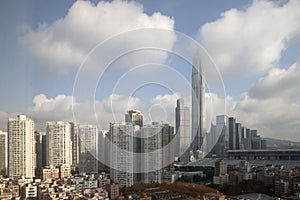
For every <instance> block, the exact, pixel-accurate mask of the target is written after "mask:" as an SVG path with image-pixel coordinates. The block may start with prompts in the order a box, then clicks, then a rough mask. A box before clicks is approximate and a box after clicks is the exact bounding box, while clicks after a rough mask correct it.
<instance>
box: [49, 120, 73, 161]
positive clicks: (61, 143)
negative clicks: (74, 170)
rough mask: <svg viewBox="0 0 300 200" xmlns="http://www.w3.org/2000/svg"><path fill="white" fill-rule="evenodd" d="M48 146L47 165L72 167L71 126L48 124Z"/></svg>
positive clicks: (55, 123) (63, 123)
mask: <svg viewBox="0 0 300 200" xmlns="http://www.w3.org/2000/svg"><path fill="white" fill-rule="evenodd" d="M46 146H47V147H46V149H47V151H46V152H47V156H46V157H47V165H53V166H60V165H62V164H67V165H72V141H71V124H70V123H67V122H62V121H52V122H47V133H46Z"/></svg>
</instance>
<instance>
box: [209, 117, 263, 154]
mask: <svg viewBox="0 0 300 200" xmlns="http://www.w3.org/2000/svg"><path fill="white" fill-rule="evenodd" d="M205 148H206V150H205V151H206V152H207V153H208V156H207V157H218V158H224V157H226V156H227V152H228V150H246V151H248V150H264V149H266V148H267V142H266V140H264V139H262V138H261V137H260V135H258V131H257V130H255V129H250V128H247V127H245V126H243V125H242V124H241V123H238V122H237V120H236V118H234V117H228V116H227V115H218V116H217V117H216V124H211V129H210V131H209V132H208V133H207V135H206V146H205Z"/></svg>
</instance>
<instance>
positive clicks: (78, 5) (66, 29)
mask: <svg viewBox="0 0 300 200" xmlns="http://www.w3.org/2000/svg"><path fill="white" fill-rule="evenodd" d="M138 28H159V29H167V30H171V31H172V30H173V28H174V20H173V19H172V18H170V17H168V16H164V15H162V14H161V13H154V14H153V15H151V16H150V15H147V14H146V13H144V10H143V6H142V5H141V4H138V3H136V2H134V1H130V2H128V1H119V0H116V1H113V2H102V1H100V2H99V3H98V4H97V5H94V4H93V3H91V2H89V1H76V2H75V3H74V4H73V5H72V6H71V8H70V9H69V11H68V13H67V14H66V16H64V17H63V18H60V19H58V20H56V21H54V22H53V23H51V24H40V25H39V26H38V28H37V29H36V30H33V29H32V28H30V27H27V29H26V32H25V35H24V36H23V37H22V38H21V41H22V44H23V45H24V47H25V48H26V49H28V50H29V52H30V53H31V54H32V55H33V56H34V57H35V58H36V59H37V60H38V61H39V62H40V64H39V65H40V66H41V67H44V68H45V69H46V70H47V71H52V72H66V71H67V70H70V69H72V68H74V67H78V66H79V64H80V63H81V62H82V61H83V59H84V58H85V56H87V54H88V52H89V51H90V50H91V49H92V48H93V47H95V46H96V45H97V44H99V43H101V42H103V41H104V40H106V39H108V38H110V37H112V36H114V35H116V34H120V33H122V32H125V31H130V30H134V29H138ZM161 36H162V35H160V34H159V33H156V34H148V35H147V34H139V35H136V34H135V35H132V36H130V37H127V38H126V39H124V38H122V40H116V41H114V42H112V43H111V44H110V46H106V49H105V53H106V54H112V53H113V52H114V51H115V50H118V49H122V48H124V46H126V47H127V48H129V49H130V48H133V47H134V46H135V45H137V46H138V45H147V44H148V45H149V44H151V45H154V46H155V45H158V46H161V47H165V48H172V45H173V42H174V40H175V35H174V37H163V39H162V37H161ZM151 55H152V57H154V58H155V60H157V59H158V60H161V59H165V55H162V54H160V55H157V52H156V54H151ZM101 56H104V55H100V58H98V59H101ZM148 56H149V55H148ZM96 57H97V56H96ZM134 58H135V59H141V58H140V55H138V56H135V57H134ZM143 58H144V59H145V58H147V57H145V56H144V57H143ZM101 67H103V66H101Z"/></svg>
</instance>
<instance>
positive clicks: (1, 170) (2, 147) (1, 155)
mask: <svg viewBox="0 0 300 200" xmlns="http://www.w3.org/2000/svg"><path fill="white" fill-rule="evenodd" d="M7 144H8V140H7V133H6V132H2V131H1V130H0V175H7V165H8V157H7V148H8V145H7Z"/></svg>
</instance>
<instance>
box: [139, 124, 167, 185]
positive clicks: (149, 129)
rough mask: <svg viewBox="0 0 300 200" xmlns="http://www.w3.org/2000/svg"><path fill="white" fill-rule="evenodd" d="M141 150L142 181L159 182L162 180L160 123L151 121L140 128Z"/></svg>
mask: <svg viewBox="0 0 300 200" xmlns="http://www.w3.org/2000/svg"><path fill="white" fill-rule="evenodd" d="M141 135H142V138H143V140H142V145H141V146H142V151H143V153H144V154H143V156H142V157H141V167H142V170H141V171H142V172H143V178H142V180H143V182H145V183H151V182H161V180H162V167H163V166H162V164H163V163H162V159H163V152H162V125H160V124H159V123H155V122H154V123H152V124H151V125H150V124H149V125H145V126H143V127H142V129H141Z"/></svg>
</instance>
